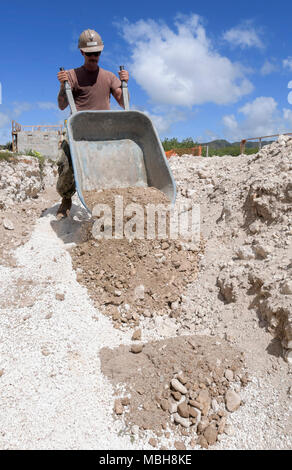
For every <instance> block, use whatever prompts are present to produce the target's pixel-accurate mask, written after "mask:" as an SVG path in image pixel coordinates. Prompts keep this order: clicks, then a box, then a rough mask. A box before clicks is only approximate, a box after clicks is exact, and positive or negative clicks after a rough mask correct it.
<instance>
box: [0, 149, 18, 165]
mask: <svg viewBox="0 0 292 470" xmlns="http://www.w3.org/2000/svg"><path fill="white" fill-rule="evenodd" d="M3 160H5V161H6V162H12V161H15V160H16V159H15V154H14V153H12V152H9V151H7V152H5V151H0V161H3Z"/></svg>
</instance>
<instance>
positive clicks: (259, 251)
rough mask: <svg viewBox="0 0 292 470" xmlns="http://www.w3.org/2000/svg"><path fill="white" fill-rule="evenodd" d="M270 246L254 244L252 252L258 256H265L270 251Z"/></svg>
mask: <svg viewBox="0 0 292 470" xmlns="http://www.w3.org/2000/svg"><path fill="white" fill-rule="evenodd" d="M272 251H273V250H272V248H271V247H270V246H269V245H265V246H263V245H255V247H254V252H255V253H256V255H257V256H260V257H261V258H266V257H267V256H268V255H270V254H271V253H272Z"/></svg>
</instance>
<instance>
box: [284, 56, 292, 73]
mask: <svg viewBox="0 0 292 470" xmlns="http://www.w3.org/2000/svg"><path fill="white" fill-rule="evenodd" d="M283 67H284V68H287V69H289V70H292V57H291V56H290V57H287V59H284V60H283Z"/></svg>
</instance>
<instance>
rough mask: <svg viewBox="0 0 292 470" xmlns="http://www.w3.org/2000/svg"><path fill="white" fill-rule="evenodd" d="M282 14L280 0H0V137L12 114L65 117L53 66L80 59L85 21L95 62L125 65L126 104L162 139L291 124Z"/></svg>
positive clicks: (291, 78)
mask: <svg viewBox="0 0 292 470" xmlns="http://www.w3.org/2000/svg"><path fill="white" fill-rule="evenodd" d="M291 17H292V3H289V2H287V1H285V2H284V1H282V0H278V1H277V3H276V5H275V2H268V3H267V2H264V1H257V2H254V1H253V2H251V1H249V0H245V1H244V2H243V1H239V2H234V1H224V0H222V1H220V2H218V1H204V2H203V1H198V2H191V1H182V2H177V1H176V2H174V1H171V0H169V1H165V0H162V1H159V2H157V1H154V0H148V1H147V2H145V3H143V2H137V1H135V2H134V1H124V2H122V1H120V0H119V1H115V0H112V1H111V2H102V1H100V2H93V1H88V0H83V1H80V0H79V1H75V0H71V1H70V2H60V1H58V2H57V1H55V0H52V1H51V2H49V3H45V2H39V1H38V2H35V1H27V2H25V3H24V2H20V1H18V0H14V1H13V2H9V3H8V2H5V3H4V4H3V2H2V4H1V18H2V21H1V28H0V57H1V65H0V82H1V85H2V104H0V143H2V144H3V143H6V142H7V141H9V140H11V134H10V129H11V120H12V119H15V120H16V121H17V122H19V123H20V124H23V125H24V124H57V123H60V122H63V120H64V119H65V118H66V117H67V115H68V111H67V110H66V111H63V112H61V111H59V110H58V108H57V102H56V97H57V94H58V89H59V83H58V81H57V77H56V74H57V72H58V70H59V67H60V66H63V67H65V68H66V69H69V68H74V67H79V66H80V65H82V63H83V60H82V56H81V55H80V52H79V50H78V48H77V42H78V36H79V34H80V33H81V32H82V31H83V30H84V29H87V28H92V29H95V30H96V31H98V32H99V34H100V35H101V36H102V39H103V41H104V44H105V48H104V51H103V53H102V55H101V59H100V65H101V67H103V68H105V69H108V70H111V71H112V72H114V73H117V71H118V68H119V65H120V64H123V65H125V67H126V68H127V69H128V70H129V72H130V82H129V89H130V96H131V106H132V107H133V108H135V109H139V110H141V111H144V112H146V113H148V115H149V116H150V117H151V119H152V120H153V122H154V124H155V126H156V128H157V130H158V132H159V134H160V136H161V137H162V138H164V137H172V136H174V137H177V138H179V139H182V138H186V137H189V136H190V137H192V138H193V139H194V140H198V141H201V142H202V141H209V140H211V139H213V138H226V139H227V140H229V141H233V140H239V139H241V138H246V137H253V136H254V137H257V136H260V135H268V134H272V133H278V132H285V131H286V132H289V131H290V132H292V100H290V101H291V103H289V102H288V93H289V88H288V85H289V86H291V88H292V47H291V45H292V41H291ZM291 91H292V90H290V92H291ZM112 108H113V109H115V108H116V105H115V103H114V99H113V98H112Z"/></svg>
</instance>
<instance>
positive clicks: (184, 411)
mask: <svg viewBox="0 0 292 470" xmlns="http://www.w3.org/2000/svg"><path fill="white" fill-rule="evenodd" d="M177 411H178V413H179V414H180V416H182V417H183V418H188V417H189V416H190V413H189V408H188V405H187V404H186V402H183V403H180V404H179V405H178V407H177Z"/></svg>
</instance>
